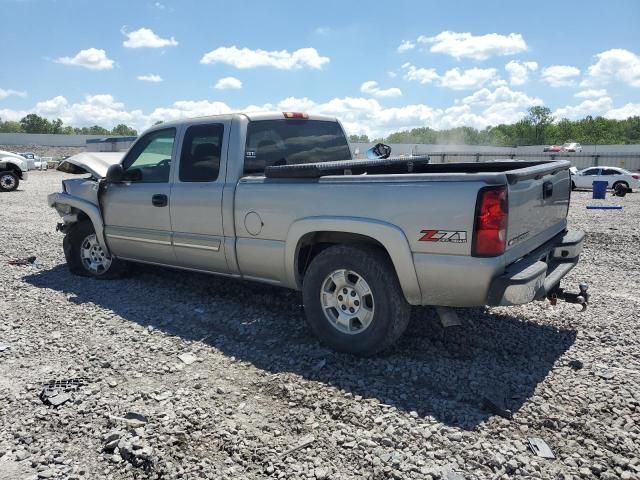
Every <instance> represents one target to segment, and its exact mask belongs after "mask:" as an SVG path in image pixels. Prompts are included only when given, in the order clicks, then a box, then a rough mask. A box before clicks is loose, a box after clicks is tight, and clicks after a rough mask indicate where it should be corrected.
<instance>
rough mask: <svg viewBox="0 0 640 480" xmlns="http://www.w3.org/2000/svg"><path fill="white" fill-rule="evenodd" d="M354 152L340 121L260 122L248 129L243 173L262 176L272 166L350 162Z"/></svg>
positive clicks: (251, 124)
mask: <svg viewBox="0 0 640 480" xmlns="http://www.w3.org/2000/svg"><path fill="white" fill-rule="evenodd" d="M350 158H351V152H350V151H349V144H348V143H347V139H346V137H345V136H344V132H343V131H342V129H341V128H340V125H339V124H338V123H337V122H329V121H322V120H291V119H287V120H285V119H283V120H257V121H254V122H250V123H249V126H248V127H247V143H246V145H245V156H244V174H245V175H262V174H263V173H264V170H265V168H266V167H269V166H271V165H292V164H296V163H316V162H334V161H338V160H349V159H350Z"/></svg>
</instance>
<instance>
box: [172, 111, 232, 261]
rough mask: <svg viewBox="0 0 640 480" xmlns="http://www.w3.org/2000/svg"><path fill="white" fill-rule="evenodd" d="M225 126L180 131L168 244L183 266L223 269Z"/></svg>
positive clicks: (205, 126)
mask: <svg viewBox="0 0 640 480" xmlns="http://www.w3.org/2000/svg"><path fill="white" fill-rule="evenodd" d="M228 125H229V124H228V123H225V122H217V123H206V124H200V125H191V126H189V127H188V128H187V130H186V131H185V134H184V135H183V141H182V148H181V153H180V160H179V165H178V173H177V175H175V179H174V183H173V187H172V190H171V206H170V211H171V224H172V229H173V246H174V251H175V254H176V258H177V261H178V264H179V265H180V266H182V267H186V268H194V269H197V270H206V271H210V272H218V273H226V272H227V271H228V267H227V261H226V258H225V253H224V232H223V229H222V189H223V187H224V180H225V175H224V173H225V172H224V169H225V165H226V162H221V159H222V158H224V157H223V152H225V151H226V146H227V142H225V141H224V139H225V136H226V135H225V134H227V133H228V130H229V128H228ZM225 127H227V128H225Z"/></svg>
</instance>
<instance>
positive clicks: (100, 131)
mask: <svg viewBox="0 0 640 480" xmlns="http://www.w3.org/2000/svg"><path fill="white" fill-rule="evenodd" d="M87 132H88V134H89V135H109V134H110V133H111V132H109V130H107V129H106V128H104V127H101V126H100V125H94V126H92V127H89V128H88V129H87Z"/></svg>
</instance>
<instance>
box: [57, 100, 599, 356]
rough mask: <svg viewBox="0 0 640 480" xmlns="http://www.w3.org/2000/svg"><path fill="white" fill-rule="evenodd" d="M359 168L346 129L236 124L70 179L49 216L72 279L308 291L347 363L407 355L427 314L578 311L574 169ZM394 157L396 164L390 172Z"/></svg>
mask: <svg viewBox="0 0 640 480" xmlns="http://www.w3.org/2000/svg"><path fill="white" fill-rule="evenodd" d="M371 152H372V153H375V154H376V156H377V157H379V158H377V159H372V160H369V159H365V160H354V159H352V157H351V152H350V148H349V144H348V142H347V139H346V137H345V134H344V132H343V129H342V126H341V125H340V123H339V122H338V121H337V120H336V119H335V118H330V117H325V116H319V115H307V114H303V113H295V112H285V113H256V114H229V115H220V116H212V117H202V118H194V119H189V120H183V121H178V122H172V123H163V124H161V125H158V126H155V127H153V128H151V129H149V130H148V131H146V132H145V133H144V134H143V135H142V136H141V137H140V138H139V139H138V140H137V141H136V142H135V144H134V145H132V147H131V148H130V150H129V151H128V152H127V153H126V154H124V157H122V154H117V153H112V154H92V153H84V154H81V155H78V156H75V157H71V158H70V159H68V160H67V161H66V162H65V163H63V164H62V165H61V166H60V169H62V170H63V171H66V172H69V173H89V174H90V175H89V176H88V177H86V176H85V177H83V178H78V179H68V180H64V181H63V182H62V184H63V191H62V192H60V193H54V194H51V195H49V198H48V200H49V205H50V206H52V207H55V208H56V209H57V211H58V212H59V213H60V215H61V216H62V218H63V221H62V223H59V224H58V229H59V230H61V231H62V232H63V233H65V238H64V253H65V256H66V260H67V264H68V266H69V269H70V270H71V272H73V273H75V274H78V275H86V276H90V277H95V278H114V277H117V276H119V275H121V274H122V273H123V272H124V271H125V270H126V267H127V263H128V262H142V263H150V264H155V265H162V266H167V267H174V268H181V269H185V270H193V271H199V272H206V273H213V274H219V275H226V276H230V277H236V278H243V279H250V280H256V281H260V282H266V283H270V284H274V285H281V286H283V287H288V288H292V289H295V290H301V291H302V296H303V301H304V307H305V312H306V316H307V319H308V322H309V324H310V326H311V328H312V330H313V331H314V332H315V334H316V335H317V336H318V337H319V338H320V339H321V340H322V341H323V342H325V343H326V344H328V345H329V346H331V347H332V348H334V349H337V350H340V351H345V352H351V353H355V354H360V355H371V354H375V353H376V352H379V351H381V350H383V349H385V348H387V347H389V346H390V345H392V344H393V343H394V342H395V341H396V340H397V339H398V338H399V337H400V336H401V335H402V333H403V331H404V330H405V328H406V326H407V323H408V321H409V316H410V311H411V306H412V305H433V306H437V307H439V308H438V311H439V312H445V313H447V312H448V313H451V312H452V310H451V309H448V308H447V307H472V306H482V305H519V304H524V303H527V302H531V301H533V300H543V299H545V298H547V297H548V298H551V299H552V300H555V299H557V298H563V299H566V300H569V301H573V302H576V303H582V304H586V299H587V296H586V291H585V289H583V288H581V292H580V294H578V293H574V294H570V293H568V292H564V291H563V289H561V288H560V286H559V285H560V280H561V279H562V277H564V276H565V275H566V274H567V273H568V272H569V271H570V270H571V269H572V268H573V267H574V266H575V265H576V263H577V262H578V256H579V254H580V251H581V249H582V243H583V237H584V234H583V233H582V232H578V231H572V230H567V220H566V217H567V210H568V208H569V200H570V194H571V188H570V183H571V179H570V174H569V166H570V165H569V162H567V161H557V162H521V161H504V162H491V163H453V164H431V163H429V161H428V159H426V158H421V157H408V158H384V157H388V154H389V149H388V148H387V147H386V146H384V145H381V144H380V145H378V146H376V147H375V148H374V149H372V151H371ZM380 157H382V158H380Z"/></svg>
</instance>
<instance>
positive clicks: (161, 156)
mask: <svg viewBox="0 0 640 480" xmlns="http://www.w3.org/2000/svg"><path fill="white" fill-rule="evenodd" d="M175 139H176V129H175V128H166V129H162V130H156V131H153V132H150V133H148V134H147V135H145V136H144V137H142V138H141V139H140V140H138V141H137V142H136V143H135V145H134V146H133V147H132V149H131V150H130V151H129V153H128V154H127V156H126V157H125V158H124V160H123V161H122V166H123V168H124V181H123V182H121V183H110V184H107V185H106V187H105V190H104V192H103V194H102V196H101V199H100V200H101V203H102V210H103V215H104V223H105V235H106V239H107V244H108V246H109V249H110V250H111V251H112V252H113V253H114V254H115V255H116V256H117V257H120V258H125V259H130V260H140V261H144V262H152V263H160V264H165V265H175V263H176V259H175V254H174V252H173V246H172V245H171V217H170V214H169V201H170V194H171V183H170V178H171V168H172V163H174V162H172V159H173V158H175V152H174V145H175Z"/></svg>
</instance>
